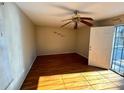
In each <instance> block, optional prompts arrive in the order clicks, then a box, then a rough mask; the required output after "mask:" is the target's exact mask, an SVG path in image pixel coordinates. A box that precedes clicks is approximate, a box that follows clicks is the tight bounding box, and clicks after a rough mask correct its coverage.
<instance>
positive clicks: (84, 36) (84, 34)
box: [76, 26, 90, 58]
mask: <svg viewBox="0 0 124 93" xmlns="http://www.w3.org/2000/svg"><path fill="white" fill-rule="evenodd" d="M89 40H90V28H89V27H86V26H85V27H82V28H80V29H79V30H78V31H77V40H76V53H78V54H80V55H82V56H84V57H86V58H88V52H89Z"/></svg>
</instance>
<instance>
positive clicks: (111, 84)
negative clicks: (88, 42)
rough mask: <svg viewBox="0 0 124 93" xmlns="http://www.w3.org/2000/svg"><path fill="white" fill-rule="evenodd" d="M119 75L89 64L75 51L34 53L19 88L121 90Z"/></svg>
mask: <svg viewBox="0 0 124 93" xmlns="http://www.w3.org/2000/svg"><path fill="white" fill-rule="evenodd" d="M120 80H123V78H122V77H121V76H119V75H117V74H116V73H114V72H112V71H110V70H105V69H100V68H97V67H93V66H89V65H88V60H87V59H86V58H84V57H82V56H80V55H78V54H75V53H71V54H60V55H48V56H38V57H37V58H36V60H35V62H34V64H33V66H32V68H31V70H30V71H29V73H28V75H27V77H26V79H25V81H24V83H23V85H22V87H21V89H22V90H65V89H69V90H71V89H73V90H79V89H80V90H92V89H112V88H113V89H124V87H123V84H122V82H119V81H120Z"/></svg>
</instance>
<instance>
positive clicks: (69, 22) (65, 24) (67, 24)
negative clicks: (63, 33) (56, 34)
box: [61, 21, 72, 27]
mask: <svg viewBox="0 0 124 93" xmlns="http://www.w3.org/2000/svg"><path fill="white" fill-rule="evenodd" d="M71 22H72V21H69V22H67V23H65V24H64V25H62V26H61V27H64V26H66V25H68V24H69V23H71Z"/></svg>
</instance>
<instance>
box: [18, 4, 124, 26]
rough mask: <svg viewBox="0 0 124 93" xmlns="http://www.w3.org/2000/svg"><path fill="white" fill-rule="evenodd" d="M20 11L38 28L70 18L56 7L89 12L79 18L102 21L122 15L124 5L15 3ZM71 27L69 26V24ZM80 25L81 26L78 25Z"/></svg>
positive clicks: (53, 24) (54, 24) (65, 11)
mask: <svg viewBox="0 0 124 93" xmlns="http://www.w3.org/2000/svg"><path fill="white" fill-rule="evenodd" d="M16 4H17V5H18V6H19V7H20V8H21V9H22V11H23V12H24V13H25V14H26V15H27V16H28V17H29V18H30V19H31V20H32V21H33V22H34V23H35V24H36V25H40V26H60V25H62V24H63V23H62V21H61V20H63V19H67V18H70V17H71V16H72V15H71V14H70V15H64V14H65V13H70V12H69V11H67V10H64V9H61V8H58V7H56V6H65V7H69V8H72V9H78V10H81V11H86V12H90V13H89V14H80V15H81V16H86V17H92V18H93V19H94V20H102V19H106V18H110V17H114V16H117V15H121V14H124V3H122V2H121V3H117V2H116V3H114V2H113V3H112V2H110V3H108V2H106V3H102V2H100V3H98V2H87V3H86V2H81V3H79V2H78V3H76V2H74V3H62V2H60V3H42V2H40V3H35V2H32V3H31V2H30V3H29V2H27V3H26V2H25V3H19V2H18V3H16ZM70 25H71V24H70ZM80 25H82V24H80Z"/></svg>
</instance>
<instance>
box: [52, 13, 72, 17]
mask: <svg viewBox="0 0 124 93" xmlns="http://www.w3.org/2000/svg"><path fill="white" fill-rule="evenodd" d="M72 14H73V12H66V13H62V14H54V15H53V16H58V17H61V16H67V15H72Z"/></svg>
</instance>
